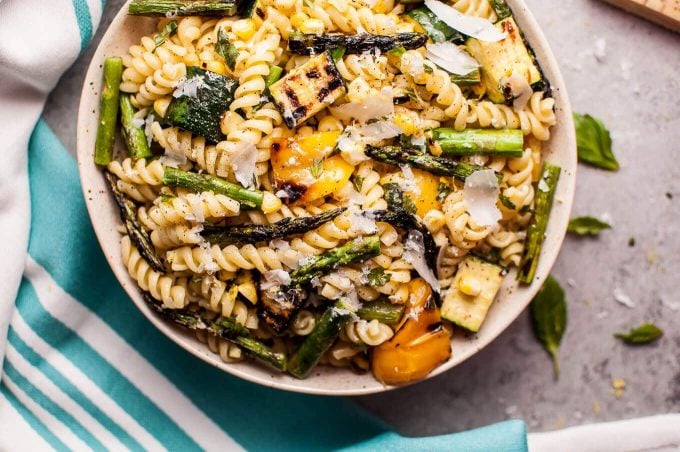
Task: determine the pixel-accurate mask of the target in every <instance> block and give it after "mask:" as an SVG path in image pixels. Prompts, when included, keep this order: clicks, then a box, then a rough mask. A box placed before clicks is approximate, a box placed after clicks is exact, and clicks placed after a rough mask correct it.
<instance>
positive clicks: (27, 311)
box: [17, 278, 199, 450]
mask: <svg viewBox="0 0 680 452" xmlns="http://www.w3.org/2000/svg"><path fill="white" fill-rule="evenodd" d="M100 301H102V300H101V298H100ZM17 310H18V311H19V314H20V315H21V316H22V317H23V319H24V320H25V321H26V323H27V324H28V325H29V326H30V327H31V329H33V331H35V332H36V333H37V334H39V335H40V336H41V338H42V339H43V340H44V341H45V342H47V343H49V344H50V345H51V346H52V347H54V348H55V349H57V350H59V351H60V352H61V354H62V355H64V357H66V358H67V359H68V360H70V361H71V362H72V363H73V364H74V365H75V366H76V367H78V368H80V370H81V371H83V372H84V373H85V374H86V375H87V376H89V377H90V379H91V380H92V381H93V382H94V383H95V384H96V385H98V386H99V387H100V388H101V389H102V390H103V391H104V392H106V393H107V394H108V395H109V397H111V399H113V400H114V401H115V402H116V403H117V404H118V405H119V406H120V407H121V408H122V409H124V410H125V411H126V412H128V414H130V416H132V417H133V418H134V419H135V420H137V422H138V423H139V424H140V425H141V426H142V427H143V428H145V429H146V430H147V431H148V432H149V433H150V434H152V435H153V436H154V437H155V438H156V439H157V440H158V441H160V442H161V443H162V444H163V445H164V446H166V447H167V448H169V449H173V448H174V449H181V450H198V449H199V447H198V445H197V444H196V443H195V442H194V441H193V440H192V439H191V438H190V437H189V436H187V434H186V433H185V432H184V431H183V430H181V429H180V427H179V426H178V425H177V424H176V423H175V422H174V421H173V420H172V419H171V418H169V417H168V416H167V415H166V414H165V412H163V411H162V410H161V409H160V408H158V406H156V405H155V404H154V403H153V402H152V401H151V400H149V399H148V398H147V397H146V396H145V395H144V394H143V393H142V392H141V391H139V389H137V387H136V386H134V385H133V384H132V383H130V382H129V381H128V380H127V379H126V378H125V377H124V376H123V375H122V374H121V373H120V372H119V371H118V370H117V369H115V368H114V367H113V366H111V364H109V362H108V361H107V360H106V358H105V357H103V356H101V355H100V354H99V353H97V352H96V351H95V350H93V349H92V347H90V346H89V345H88V344H87V343H86V342H84V341H83V340H82V339H81V338H80V336H78V335H77V334H75V333H74V332H73V331H71V330H70V329H69V328H68V327H67V326H65V325H64V324H63V323H61V322H60V321H59V320H57V319H55V318H54V317H52V315H50V313H49V312H47V311H46V310H45V309H44V307H43V306H42V304H41V303H40V300H39V299H38V295H37V294H36V292H35V289H34V288H33V285H32V284H31V283H30V282H29V281H28V280H27V279H25V278H24V279H23V281H22V283H21V286H20V287H19V296H18V297H17Z"/></svg>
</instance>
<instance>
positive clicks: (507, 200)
mask: <svg viewBox="0 0 680 452" xmlns="http://www.w3.org/2000/svg"><path fill="white" fill-rule="evenodd" d="M498 197H499V199H500V201H501V204H503V205H504V206H505V207H506V208H508V209H510V210H515V209H517V206H516V205H515V203H514V202H512V201H511V200H510V198H508V197H507V196H505V195H504V194H503V193H501V194H500V195H498Z"/></svg>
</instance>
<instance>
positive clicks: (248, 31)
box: [231, 19, 255, 41]
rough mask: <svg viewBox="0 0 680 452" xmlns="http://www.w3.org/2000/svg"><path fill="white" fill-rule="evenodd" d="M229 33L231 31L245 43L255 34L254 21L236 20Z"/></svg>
mask: <svg viewBox="0 0 680 452" xmlns="http://www.w3.org/2000/svg"><path fill="white" fill-rule="evenodd" d="M231 31H233V32H234V34H235V35H236V36H237V37H238V38H239V39H242V40H244V41H247V40H248V39H250V38H252V37H253V35H254V34H255V21H254V20H252V19H241V20H237V21H236V22H234V24H233V25H232V26H231Z"/></svg>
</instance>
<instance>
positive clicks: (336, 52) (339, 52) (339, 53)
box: [328, 46, 347, 63]
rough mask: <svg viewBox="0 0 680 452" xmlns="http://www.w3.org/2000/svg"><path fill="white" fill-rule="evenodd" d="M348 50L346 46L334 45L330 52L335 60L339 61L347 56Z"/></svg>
mask: <svg viewBox="0 0 680 452" xmlns="http://www.w3.org/2000/svg"><path fill="white" fill-rule="evenodd" d="M346 51H347V49H346V48H345V46H340V47H333V48H332V49H330V50H329V51H328V52H329V53H330V54H331V58H333V61H334V62H336V63H337V62H338V61H340V58H342V57H343V56H345V52H346Z"/></svg>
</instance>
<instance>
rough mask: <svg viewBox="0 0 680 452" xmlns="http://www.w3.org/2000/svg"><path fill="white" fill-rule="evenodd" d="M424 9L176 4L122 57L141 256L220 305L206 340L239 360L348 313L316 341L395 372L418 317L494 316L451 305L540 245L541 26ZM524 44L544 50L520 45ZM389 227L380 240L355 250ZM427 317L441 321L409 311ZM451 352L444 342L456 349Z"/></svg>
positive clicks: (287, 347)
mask: <svg viewBox="0 0 680 452" xmlns="http://www.w3.org/2000/svg"><path fill="white" fill-rule="evenodd" d="M433 1H435V0H433ZM439 6H440V7H441V8H452V9H451V10H449V13H450V14H452V15H453V16H456V17H458V18H459V19H461V16H460V14H462V15H463V16H474V17H476V18H481V20H478V19H474V20H473V22H474V23H475V24H477V25H478V26H479V27H481V29H485V30H486V31H488V32H491V31H494V30H496V31H497V29H498V28H499V27H504V26H506V25H507V23H504V22H503V21H505V20H512V18H508V17H507V10H506V11H502V13H503V14H501V10H499V9H498V8H499V5H498V2H491V1H490V0H448V2H443V4H442V5H439ZM411 9H412V7H411V6H409V5H407V4H404V3H402V2H398V1H397V0H378V1H367V0H353V1H350V2H348V1H345V0H315V1H306V0H258V1H257V2H256V4H255V6H254V11H253V12H252V14H249V16H250V17H239V16H231V17H219V18H214V17H210V16H209V15H208V16H206V17H192V16H190V17H170V16H169V17H161V18H159V19H158V20H157V28H156V30H157V31H156V32H155V33H153V34H151V35H149V36H143V37H141V38H140V40H139V41H138V42H137V43H136V44H135V45H132V46H131V47H130V48H129V49H128V51H127V53H126V54H125V55H124V56H123V57H122V60H123V66H124V70H123V74H122V82H121V85H120V90H121V91H122V92H124V93H127V94H129V95H130V98H131V102H132V104H133V106H134V107H135V108H134V109H133V110H134V111H133V118H132V122H133V124H134V125H135V127H137V128H138V129H142V130H143V131H144V133H145V134H146V135H147V138H148V140H149V143H150V144H151V146H150V150H151V154H153V156H152V157H150V158H139V159H136V158H134V157H137V156H140V155H145V156H148V155H151V154H149V153H148V151H146V152H147V153H136V152H134V149H131V150H130V151H131V152H130V155H131V156H130V157H122V158H118V157H117V159H116V160H113V161H111V162H110V163H109V164H108V165H107V170H108V171H109V172H110V173H111V174H112V175H113V176H115V179H116V187H117V188H118V191H119V192H120V193H122V195H120V194H119V193H117V196H119V197H127V198H129V200H130V201H131V202H132V203H133V204H134V205H135V209H136V216H135V215H134V214H132V213H129V212H127V213H126V212H123V215H124V216H125V215H127V216H128V217H133V218H124V219H125V220H126V221H125V222H124V223H125V224H126V227H134V228H138V229H141V230H138V231H135V230H131V231H128V230H127V229H125V228H120V232H121V234H122V238H121V251H122V260H123V263H124V264H125V266H126V268H127V270H128V273H129V274H130V276H131V277H132V278H133V279H134V280H135V281H136V282H137V284H138V285H139V287H140V288H141V289H142V290H143V291H145V292H148V294H149V295H150V296H151V298H152V299H154V300H157V301H158V302H159V304H161V305H162V306H163V307H165V308H168V309H185V311H183V312H182V313H181V314H178V313H177V312H175V314H178V315H186V316H189V318H191V316H194V315H195V316H198V317H199V319H200V320H199V321H197V322H196V323H195V326H196V328H195V329H196V330H197V337H198V339H199V340H200V341H202V342H204V343H205V344H206V345H207V347H208V348H209V349H210V350H212V351H213V352H214V353H216V354H218V355H219V356H220V358H221V359H222V360H223V361H225V362H236V361H240V360H242V359H244V357H245V355H246V354H245V353H244V350H242V348H241V347H239V346H237V345H235V343H234V337H238V338H239V339H240V338H241V337H242V336H244V337H247V338H248V339H247V341H252V342H251V343H249V342H245V343H244V342H243V341H240V342H239V341H237V342H238V343H239V344H241V345H242V346H243V347H245V348H247V349H248V350H247V351H248V355H253V354H254V355H255V356H258V355H257V352H256V351H254V349H253V348H251V347H250V346H249V344H253V345H255V346H256V347H255V350H257V348H258V347H260V348H261V350H266V351H267V353H269V354H268V355H267V356H268V358H267V359H265V361H267V362H268V364H270V365H272V364H273V361H272V359H274V360H275V359H276V354H277V353H278V354H283V355H291V354H292V353H298V352H299V351H300V350H303V351H304V350H305V349H306V348H307V347H302V348H300V344H301V343H304V341H305V340H306V339H305V338H309V337H310V335H311V337H312V338H314V339H312V340H311V341H312V342H314V341H317V340H319V338H320V337H322V336H324V335H325V334H327V333H328V331H331V332H338V331H339V332H338V333H337V334H335V335H334V336H332V337H327V338H324V339H323V350H317V351H316V353H317V354H316V355H315V356H314V357H313V359H309V360H301V361H304V362H317V361H319V362H321V363H322V364H327V365H331V366H335V367H352V368H353V369H355V370H358V371H365V370H368V369H372V370H373V371H374V372H376V368H381V366H375V365H372V364H374V362H375V361H374V362H373V363H372V360H375V359H376V356H380V355H382V354H389V353H390V350H393V349H396V347H397V346H398V345H400V344H405V343H406V342H405V341H404V340H402V339H400V338H399V337H398V336H399V334H400V333H401V332H403V331H404V330H409V331H410V333H409V334H415V333H414V332H417V331H428V334H423V335H422V336H420V337H418V338H408V342H409V343H410V344H413V343H414V344H418V345H417V346H418V347H420V345H419V344H420V343H421V342H420V341H425V342H427V341H429V340H430V339H431V337H430V336H433V337H434V336H436V335H438V334H443V335H447V336H446V337H449V336H450V331H449V330H450V325H451V324H453V323H457V324H461V325H463V326H464V327H466V328H468V329H470V330H472V331H476V330H475V329H474V328H473V327H471V326H470V325H469V324H466V323H465V319H463V320H461V319H456V318H454V317H455V312H457V311H456V310H455V309H453V310H446V309H444V308H443V307H440V306H443V305H444V304H446V303H451V299H452V297H456V296H461V297H463V296H465V297H468V298H466V300H468V301H469V300H470V299H472V298H475V297H486V296H489V294H491V295H494V294H495V293H497V291H498V287H500V284H501V283H502V278H503V277H505V274H506V267H507V268H513V267H519V264H520V262H522V263H524V260H523V259H525V257H524V253H525V250H524V243H525V241H526V242H527V243H532V241H531V240H530V237H527V234H531V232H528V231H530V229H532V228H529V227H528V225H529V222H530V221H531V219H532V216H533V215H536V213H534V212H535V210H536V206H537V205H540V204H541V203H537V202H536V198H538V197H539V195H540V192H539V190H543V189H544V188H545V187H543V189H542V188H541V184H545V183H546V180H545V177H543V178H542V172H541V171H542V170H541V168H542V166H543V162H542V155H541V142H543V141H546V140H549V139H550V136H551V130H550V129H551V127H552V126H553V125H555V123H556V115H555V111H554V107H555V100H554V99H553V98H552V97H550V89H549V83H548V81H547V80H538V81H539V82H541V83H537V81H536V80H533V79H531V77H532V74H538V75H537V77H539V76H540V77H539V79H540V78H543V75H542V74H543V72H542V71H541V70H540V68H539V67H538V66H537V63H536V62H535V61H534V59H533V58H531V54H530V49H522V48H516V49H513V51H512V52H510V51H507V52H506V51H505V48H504V47H503V46H506V45H517V46H523V45H525V43H524V41H522V39H514V40H510V39H507V40H506V38H502V37H499V38H498V39H499V40H498V41H493V40H491V41H488V40H489V39H490V38H489V37H480V36H477V38H475V36H476V35H477V34H476V33H477V32H475V33H472V35H471V37H470V38H469V39H468V40H467V41H466V44H465V45H457V44H456V43H455V42H458V41H456V40H455V39H454V40H447V41H445V42H441V39H440V38H441V36H440V35H437V34H436V32H433V30H432V29H431V28H430V25H428V24H423V23H419V21H420V20H421V19H418V18H417V17H416V16H417V15H414V14H409V15H408V16H407V15H406V14H405V12H406V11H407V10H409V11H410V10H411ZM432 11H434V9H432ZM498 17H505V18H504V19H501V20H498ZM171 21H175V23H176V29H175V30H174V31H173V32H172V33H166V32H164V31H163V30H173V29H174V25H173V24H172V23H171ZM487 22H488V23H487ZM423 25H425V26H423ZM504 30H506V31H507V29H505V28H504ZM423 31H425V32H424V33H423ZM161 33H163V35H161ZM329 33H332V34H333V36H332V37H329V36H326V35H327V34H329ZM398 33H404V35H399V36H396V35H397V34H398ZM427 33H430V35H427ZM439 33H441V31H439ZM367 34H379V35H382V36H381V37H375V36H368V35H367ZM348 35H355V36H352V37H348ZM466 39H467V38H466ZM390 40H398V44H399V45H396V46H395V42H394V41H390ZM510 41H513V43H510ZM329 42H333V43H344V44H346V45H342V46H341V47H342V48H343V49H344V50H343V52H340V51H339V50H338V46H336V44H329ZM475 42H476V43H477V44H478V47H480V48H482V47H483V48H484V49H485V51H486V53H485V54H483V55H482V54H480V53H479V52H477V50H478V49H477V50H476V47H475ZM486 42H491V44H487V43H486ZM402 44H403V45H402ZM494 46H497V47H500V48H501V49H500V50H499V51H498V53H499V55H497V58H496V59H499V60H501V63H502V64H498V66H502V67H503V70H502V72H503V73H502V74H498V73H497V72H498V68H497V67H494V66H493V65H494V62H495V58H493V55H491V53H492V52H493V49H494ZM489 49H490V50H489ZM326 50H329V52H326ZM330 50H332V51H330ZM515 50H516V52H515ZM524 50H526V52H524ZM476 52H477V53H476ZM523 52H524V53H526V54H527V58H526V59H527V60H528V62H523V63H522V64H529V65H536V67H529V68H526V67H523V66H521V65H520V64H519V63H518V61H520V60H522V55H523V54H524V53H523ZM454 53H457V54H458V57H459V58H458V57H455V56H452V55H453V54H454ZM506 54H508V55H510V54H511V55H514V56H516V57H517V58H516V59H517V60H518V61H510V62H508V61H504V59H505V56H506ZM447 55H448V56H447ZM468 57H469V58H468ZM475 58H477V63H478V64H473V63H475V62H474V61H472V60H474V59H475ZM459 60H461V61H462V60H466V61H467V63H466V64H462V63H461V61H459ZM460 65H462V66H464V67H465V71H462V69H461V68H460V67H457V66H460ZM454 66H455V67H454ZM477 66H480V70H478V71H475V70H474V69H475V68H476V67H477ZM465 72H467V74H466V73H465ZM187 74H189V75H187ZM197 74H198V75H197ZM520 74H521V75H520ZM524 74H528V75H526V77H528V78H527V80H524V77H525V75H524ZM518 77H519V79H520V81H521V82H522V83H520V82H517V81H516V79H517V78H518ZM187 78H189V80H187ZM216 80H217V81H218V82H219V83H218V82H216ZM524 82H526V83H524ZM515 84H517V86H515ZM213 85H214V86H213ZM539 86H544V87H547V88H545V89H543V88H541V89H543V90H541V89H539V88H538V87H539ZM210 90H215V91H210ZM494 90H496V91H501V92H495V91H494ZM528 90H531V92H529V91H528ZM206 93H210V96H206ZM197 99H198V100H197ZM213 100H214V102H213ZM213 104H214V105H213ZM288 106H290V107H288ZM208 107H209V108H208ZM183 109H186V111H185V110H183ZM178 111H179V112H178ZM184 113H186V115H185V114H184ZM194 117H195V118H197V119H198V120H197V121H193V119H195V118H194ZM188 118H191V120H189V119H188ZM197 124H198V125H197ZM520 131H521V132H520ZM475 134H477V135H476V136H485V137H488V136H490V137H492V138H493V139H499V140H500V139H504V140H505V141H507V143H511V145H512V146H513V149H512V150H506V149H500V148H497V147H490V146H491V145H489V144H488V143H487V142H485V141H484V140H474V139H473V138H469V137H470V136H474V135H475ZM442 137H444V138H442ZM446 137H449V138H446ZM461 137H463V138H461ZM465 137H468V138H465ZM465 139H467V141H466V142H463V143H462V144H461V143H459V142H458V140H465ZM472 141H474V142H472ZM130 146H132V145H130ZM161 154H163V155H161ZM520 154H521V155H520ZM433 157H438V158H439V159H437V158H433ZM441 158H446V159H447V160H441ZM466 165H467V166H466ZM470 165H474V166H470ZM412 166H413V167H415V168H414V169H412V168H411V167H412ZM181 172H184V173H181ZM180 176H181V177H183V178H185V179H182V180H180ZM454 176H455V177H454ZM478 176H484V177H479V178H477V177H478ZM173 177H175V178H177V179H173ZM476 178H477V179H476ZM189 179H191V181H192V182H191V183H189V182H186V181H187V180H189ZM164 181H166V183H164ZM388 183H389V184H392V185H391V186H388V185H387V184H388ZM207 190H213V191H207ZM114 191H115V190H114ZM119 201H120V199H119ZM126 205H128V206H129V205H130V203H126ZM336 209H341V210H342V211H341V212H332V213H331V212H330V211H333V210H336ZM486 214H488V215H486ZM333 215H335V216H333ZM319 217H321V218H322V220H321V219H319ZM331 217H332V218H331ZM489 218H490V219H489ZM131 219H132V220H134V221H127V220H131ZM323 221H325V222H323ZM128 234H129V235H128ZM147 236H148V239H147ZM131 237H132V238H134V241H133V240H131ZM147 241H148V242H150V243H146V242H147ZM369 241H370V242H371V244H372V245H371V246H372V248H371V250H370V253H369V252H365V253H364V254H362V253H359V252H356V250H354V251H348V250H352V247H353V246H354V245H355V244H356V243H368V242H369ZM211 242H212V243H211ZM432 248H434V249H432ZM341 253H348V254H347V255H342V254H341ZM352 253H355V254H352ZM154 254H155V256H154ZM527 254H529V253H528V252H527ZM348 256H349V257H348ZM145 258H149V261H148V262H147V261H146V260H145ZM149 262H151V263H153V266H151V265H150V264H149ZM475 265H476V266H478V267H474V266H475ZM474 268H477V272H476V273H475V271H473V270H474ZM522 268H524V265H522ZM163 269H165V272H164V273H163V272H162V271H161V270H163ZM471 269H473V270H471ZM304 272H309V273H304ZM466 272H467V273H466ZM301 274H303V276H304V277H300V275H301ZM466 275H467V276H466ZM478 275H482V276H483V278H477V276H478ZM421 285H425V286H426V287H427V288H428V290H430V289H431V293H433V292H438V293H436V294H434V293H433V297H432V298H428V299H430V300H432V299H434V300H437V301H438V302H441V303H437V307H435V306H434V303H430V302H428V300H425V299H422V298H423V296H424V295H423V294H424V293H425V292H424V291H423V290H422V287H421ZM491 285H497V286H498V287H496V286H493V287H490V286H491ZM481 286H483V287H481ZM482 289H484V290H482ZM452 294H453V295H452ZM418 297H420V299H417V298H418ZM428 297H429V296H428ZM471 297H472V298H471ZM426 298H427V297H426ZM416 299H417V300H416ZM151 301H152V300H151ZM454 301H455V300H454ZM483 301H484V303H486V302H488V304H491V301H493V300H483ZM484 303H478V304H480V305H481V304H484ZM464 304H465V306H466V307H465V308H461V309H469V308H468V307H467V306H470V305H472V303H468V302H467V301H466V303H464ZM272 306H273V307H272ZM459 308H460V306H459ZM431 310H434V311H432V312H435V311H437V312H436V315H430V314H431V313H432V312H430V311H431ZM451 312H453V313H454V314H451ZM400 316H401V317H400ZM421 316H422V318H421ZM178 318H180V317H178ZM329 318H330V319H331V320H329ZM424 318H430V319H431V320H432V319H434V320H432V322H431V323H429V324H427V325H424V324H423V325H419V327H418V328H413V327H411V326H409V327H405V326H404V325H406V324H407V323H408V324H409V325H412V324H413V322H421V321H422V322H425V320H423V319H424ZM218 319H219V321H217V320H218ZM272 319H273V320H272ZM280 319H283V320H280ZM279 321H280V323H277V322H279ZM335 321H338V322H340V323H338V324H333V325H332V328H331V329H330V330H328V329H325V328H328V327H329V323H328V322H335ZM442 321H444V327H443V328H442V323H441V322H442ZM217 325H219V326H220V327H222V328H224V331H223V332H222V333H223V334H222V335H221V336H216V335H214V334H215V331H211V330H210V328H215V327H216V326H217ZM421 327H422V328H421ZM477 327H478V326H477ZM230 328H231V329H233V331H232V330H231V329H230ZM318 331H321V332H322V333H323V334H318V333H317V334H315V332H318ZM407 332H408V331H407ZM208 333H211V334H208ZM230 335H235V336H230ZM227 339H228V340H227ZM440 342H441V344H444V345H441V344H440V346H446V344H448V342H449V341H440ZM406 348H409V347H404V348H401V349H400V350H399V353H402V351H403V350H405V349H406ZM439 352H440V353H432V355H431V356H432V357H435V356H439V357H445V356H448V354H447V353H449V352H450V351H449V350H439ZM300 353H301V352H300ZM403 353H407V352H403ZM426 355H428V356H429V353H428V354H426ZM288 357H289V356H288ZM404 357H406V358H404ZM402 358H403V359H406V360H408V356H407V355H406V354H404V355H400V359H402ZM378 359H380V358H378ZM433 359H434V358H433ZM442 359H443V358H442ZM291 362H293V363H294V364H295V360H290V359H289V360H288V365H290V363H291ZM440 363H441V359H440V360H438V361H437V362H436V363H433V364H432V365H433V366H436V365H439V364H440ZM408 364H409V365H411V364H413V363H408ZM274 365H275V366H276V364H275V363H274ZM295 365H296V364H295ZM413 365H416V364H413ZM280 367H284V366H283V365H281V366H280ZM397 367H399V366H391V368H392V369H396V368H397ZM384 368H390V366H386V367H383V369H384ZM432 368H434V367H432ZM432 368H431V369H429V370H428V372H429V371H430V370H432ZM288 370H289V371H291V370H290V368H289V369H288ZM291 374H293V375H295V376H300V375H302V374H303V372H300V373H299V374H296V373H295V371H294V370H293V371H291ZM376 376H378V375H377V374H376ZM378 378H380V379H381V381H385V382H389V381H390V380H389V379H385V378H382V377H380V376H378ZM393 381H394V380H393Z"/></svg>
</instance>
